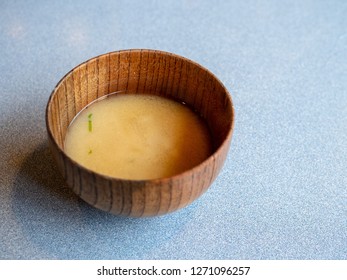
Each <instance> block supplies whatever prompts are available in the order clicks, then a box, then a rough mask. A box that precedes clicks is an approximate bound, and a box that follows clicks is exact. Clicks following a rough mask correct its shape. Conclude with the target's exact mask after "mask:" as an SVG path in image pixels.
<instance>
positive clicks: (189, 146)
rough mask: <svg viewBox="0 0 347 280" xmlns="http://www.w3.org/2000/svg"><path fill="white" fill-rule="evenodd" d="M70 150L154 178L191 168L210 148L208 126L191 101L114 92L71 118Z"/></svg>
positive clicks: (126, 174)
mask: <svg viewBox="0 0 347 280" xmlns="http://www.w3.org/2000/svg"><path fill="white" fill-rule="evenodd" d="M64 149H65V152H66V153H67V154H68V155H69V156H70V157H71V158H72V159H74V160H75V161H76V162H78V163H80V164H81V165H83V166H85V167H87V168H88V169H91V170H93V171H96V172H98V173H101V174H105V175H108V176H112V177H117V178H123V179H136V180H141V179H155V178H163V177H168V176H172V175H175V174H178V173H181V172H183V171H185V170H187V169H190V168H192V167H194V166H196V165H198V164H199V163H201V162H202V161H204V160H205V159H206V158H207V157H208V156H209V155H210V154H211V140H210V134H209V130H208V128H207V126H206V124H205V123H204V121H203V120H202V119H201V118H200V117H199V116H198V115H197V114H196V113H194V112H193V111H192V110H191V109H190V108H188V107H187V106H185V105H183V104H181V103H178V102H176V101H173V100H170V99H167V98H163V97H158V96H153V95H144V94H112V95H109V96H108V97H107V98H102V99H99V100H97V101H95V102H93V103H92V104H90V105H89V106H87V107H86V108H85V109H83V110H82V111H81V112H80V113H79V114H78V115H77V116H76V118H75V119H74V120H73V121H72V123H71V124H70V126H69V128H68V131H67V134H66V138H65V143H64Z"/></svg>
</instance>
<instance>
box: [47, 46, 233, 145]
mask: <svg viewBox="0 0 347 280" xmlns="http://www.w3.org/2000/svg"><path fill="white" fill-rule="evenodd" d="M119 91H122V92H125V93H128V92H129V93H138V94H154V95H160V96H163V97H168V98H171V99H175V100H178V101H180V102H184V103H186V104H187V105H189V106H190V107H192V108H193V109H194V110H195V111H197V112H198V113H199V114H200V115H201V116H202V117H203V118H204V119H205V121H206V122H207V125H208V127H209V129H210V132H211V135H212V141H213V145H214V151H215V150H217V149H218V148H219V147H220V146H221V145H222V143H223V141H225V139H226V137H227V135H228V134H229V133H230V131H231V129H232V124H233V109H232V105H231V100H230V97H229V95H228V92H227V90H226V89H225V87H224V86H223V85H222V84H221V83H220V82H219V81H218V79H217V78H216V77H215V76H214V75H213V74H212V73H211V72H209V71H208V70H206V69H205V68H203V67H201V66H200V65H198V64H197V63H194V62H192V61H190V60H188V59H186V58H183V57H180V56H177V55H174V54H170V53H166V52H161V51H151V50H129V51H119V52H112V53H108V54H104V55H101V56H98V57H96V58H93V59H91V60H89V61H87V62H85V63H82V64H80V65H79V66H77V67H76V68H74V69H73V70H72V71H70V72H69V73H68V74H67V75H66V76H65V77H64V78H63V79H62V80H61V81H60V82H59V83H58V85H57V86H56V88H55V89H54V91H53V93H52V95H51V97H50V100H49V103H48V106H47V114H46V117H47V127H48V131H49V133H50V134H51V136H52V138H53V139H54V141H55V142H56V144H57V146H58V147H59V148H60V149H61V150H63V146H64V139H65V134H66V131H67V128H68V126H69V124H70V122H71V121H72V120H73V118H74V117H75V116H76V115H77V114H78V113H79V112H80V111H81V110H82V109H83V108H84V107H85V106H87V105H88V104H89V103H91V102H92V101H94V100H95V99H97V98H99V97H102V96H104V95H107V94H110V93H114V92H119Z"/></svg>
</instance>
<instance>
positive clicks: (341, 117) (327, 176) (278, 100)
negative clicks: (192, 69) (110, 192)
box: [0, 0, 347, 259]
mask: <svg viewBox="0 0 347 280" xmlns="http://www.w3.org/2000/svg"><path fill="white" fill-rule="evenodd" d="M212 2H213V4H212ZM346 14H347V2H346V1H342V0H341V1H338V0H336V1H305V0H300V1H275V0H273V1H192V0H190V1H189V0H186V1H94V2H91V3H89V2H88V4H86V3H85V1H55V2H53V1H1V2H0V73H1V75H0V96H1V99H0V110H1V114H0V131H1V133H0V145H1V153H0V172H1V174H0V188H1V195H0V215H1V223H0V258H1V259H346V258H347V188H346V186H347V78H346V77H347V63H346V61H347V17H346ZM128 48H152V49H160V50H165V51H170V52H174V53H177V54H179V55H183V56H185V57H188V58H190V59H192V60H195V61H197V62H199V63H201V64H202V65H204V66H205V67H207V68H208V69H210V70H211V71H212V72H214V73H215V74H216V75H217V76H218V77H219V78H220V79H221V81H222V82H223V83H224V84H225V86H226V87H227V88H228V89H229V90H230V92H231V93H232V96H233V100H234V104H235V110H236V123H235V133H234V137H233V141H232V147H231V150H230V153H229V155H228V158H227V161H226V165H225V166H224V169H223V171H222V173H221V174H220V176H219V177H218V178H217V180H216V181H215V183H214V184H213V186H212V187H211V189H210V190H209V191H208V192H207V193H206V194H205V195H203V196H202V197H201V198H200V199H199V200H197V201H196V202H195V203H193V204H192V205H191V206H189V207H187V208H185V209H183V210H181V211H179V212H176V213H173V214H171V215H168V216H163V217H158V218H148V219H138V220H137V219H124V218H118V217H115V216H111V215H109V214H107V213H103V212H101V211H98V210H96V209H93V208H92V207H90V206H88V205H86V204H85V203H83V202H82V201H80V200H79V199H77V198H76V196H74V195H73V193H72V192H71V191H70V190H69V189H67V188H66V187H64V183H63V181H62V179H61V177H60V175H59V174H58V172H57V170H56V168H55V165H54V163H53V161H52V158H51V156H50V153H49V151H48V150H47V146H46V132H45V120H44V111H45V106H46V102H47V100H48V97H49V94H50V92H51V91H52V89H53V87H54V86H55V84H56V83H57V82H58V81H59V80H60V78H61V77H62V76H63V75H64V74H65V73H66V72H67V71H69V70H70V69H71V68H73V67H74V66H76V65H77V64H79V63H81V62H83V61H84V60H86V59H88V58H91V57H94V56H96V55H99V54H102V53H106V52H109V51H114V50H119V49H128Z"/></svg>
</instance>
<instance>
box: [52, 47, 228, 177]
mask: <svg viewBox="0 0 347 280" xmlns="http://www.w3.org/2000/svg"><path fill="white" fill-rule="evenodd" d="M131 52H140V53H142V52H151V53H158V54H162V55H167V56H173V57H175V58H177V59H180V60H185V61H187V62H189V63H191V64H193V65H195V66H197V67H198V68H200V69H202V70H204V71H206V72H207V73H208V75H209V76H211V77H213V79H215V80H216V81H217V82H218V83H219V84H220V85H221V87H222V88H223V90H224V92H225V93H226V99H227V101H228V103H229V104H230V108H231V122H230V126H229V128H228V133H227V134H226V136H225V137H224V139H223V141H222V143H221V144H220V145H219V146H218V147H217V149H216V150H215V151H214V152H213V153H211V154H210V155H209V156H208V157H207V158H206V159H205V160H203V161H202V162H200V163H199V164H197V165H195V166H194V167H192V168H190V169H187V170H184V171H182V172H180V173H177V174H175V175H172V176H167V177H159V178H153V179H126V178H120V177H113V176H110V175H106V174H102V173H99V172H96V171H94V170H92V169H89V168H87V167H85V166H83V165H82V164H80V163H78V162H77V161H75V160H74V159H72V158H71V157H70V156H68V155H67V154H66V153H65V151H64V149H61V148H60V146H59V145H58V143H57V141H56V139H55V137H54V136H53V133H52V130H51V127H50V125H49V121H48V115H49V109H50V105H51V103H52V99H53V96H54V94H55V93H56V90H57V88H58V87H59V86H60V85H61V83H62V82H63V81H64V80H65V78H66V77H68V76H69V75H71V74H72V73H73V71H74V70H75V69H77V68H79V67H81V66H82V65H84V64H87V63H89V62H90V61H93V60H96V59H98V58H100V57H103V56H109V55H111V54H116V53H117V54H121V53H131ZM88 105H89V104H88ZM82 110H83V108H82ZM45 122H46V130H47V133H48V137H49V138H50V140H51V143H53V144H54V146H55V148H56V149H57V151H58V152H59V153H60V154H62V155H63V156H64V157H65V158H67V159H68V160H69V161H70V162H72V163H73V164H74V165H76V166H77V167H78V168H79V169H82V170H84V171H86V172H88V173H90V174H92V175H93V176H94V177H95V176H98V177H102V178H104V179H106V180H108V181H109V180H111V181H117V182H119V181H122V182H124V181H127V182H133V183H134V182H136V183H146V182H151V183H153V184H156V183H162V182H166V181H174V180H179V179H180V178H183V177H186V176H189V175H190V174H193V173H194V172H195V171H196V170H198V169H201V167H202V166H205V165H207V164H208V163H209V162H210V161H211V160H212V161H213V162H215V157H216V155H217V154H219V153H221V150H222V148H223V147H224V146H225V145H228V142H229V145H230V142H231V139H232V135H233V132H234V126H235V109H234V103H233V100H232V97H231V95H230V93H229V91H228V89H227V88H226V87H225V85H224V84H223V83H222V82H221V80H220V79H219V78H218V77H217V76H216V75H215V74H213V73H212V72H211V71H210V70H209V69H207V68H206V67H204V66H202V65H201V64H199V63H198V62H195V61H193V60H191V59H189V58H186V57H184V56H181V55H178V54H175V53H171V52H168V51H162V50H156V49H138V48H135V49H122V50H117V51H111V52H107V53H103V54H100V55H97V56H94V57H92V58H89V59H87V60H85V61H84V62H81V63H79V64H78V65H76V66H75V67H73V68H72V69H71V70H70V71H68V72H67V73H66V74H65V75H64V76H63V77H62V78H61V79H60V80H59V81H58V83H57V84H56V85H55V87H54V88H53V90H52V92H51V94H50V96H49V98H48V101H47V105H46V110H45ZM213 165H214V163H213ZM212 174H213V173H212ZM211 180H212V178H211V179H210V181H211ZM210 183H211V182H210Z"/></svg>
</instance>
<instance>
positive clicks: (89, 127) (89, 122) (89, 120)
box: [88, 113, 93, 132]
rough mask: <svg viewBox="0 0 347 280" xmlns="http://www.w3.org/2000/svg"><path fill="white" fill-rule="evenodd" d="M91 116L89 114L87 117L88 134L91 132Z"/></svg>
mask: <svg viewBox="0 0 347 280" xmlns="http://www.w3.org/2000/svg"><path fill="white" fill-rule="evenodd" d="M92 116H93V114H92V113H90V114H89V115H88V130H89V132H92V131H93V123H92Z"/></svg>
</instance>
